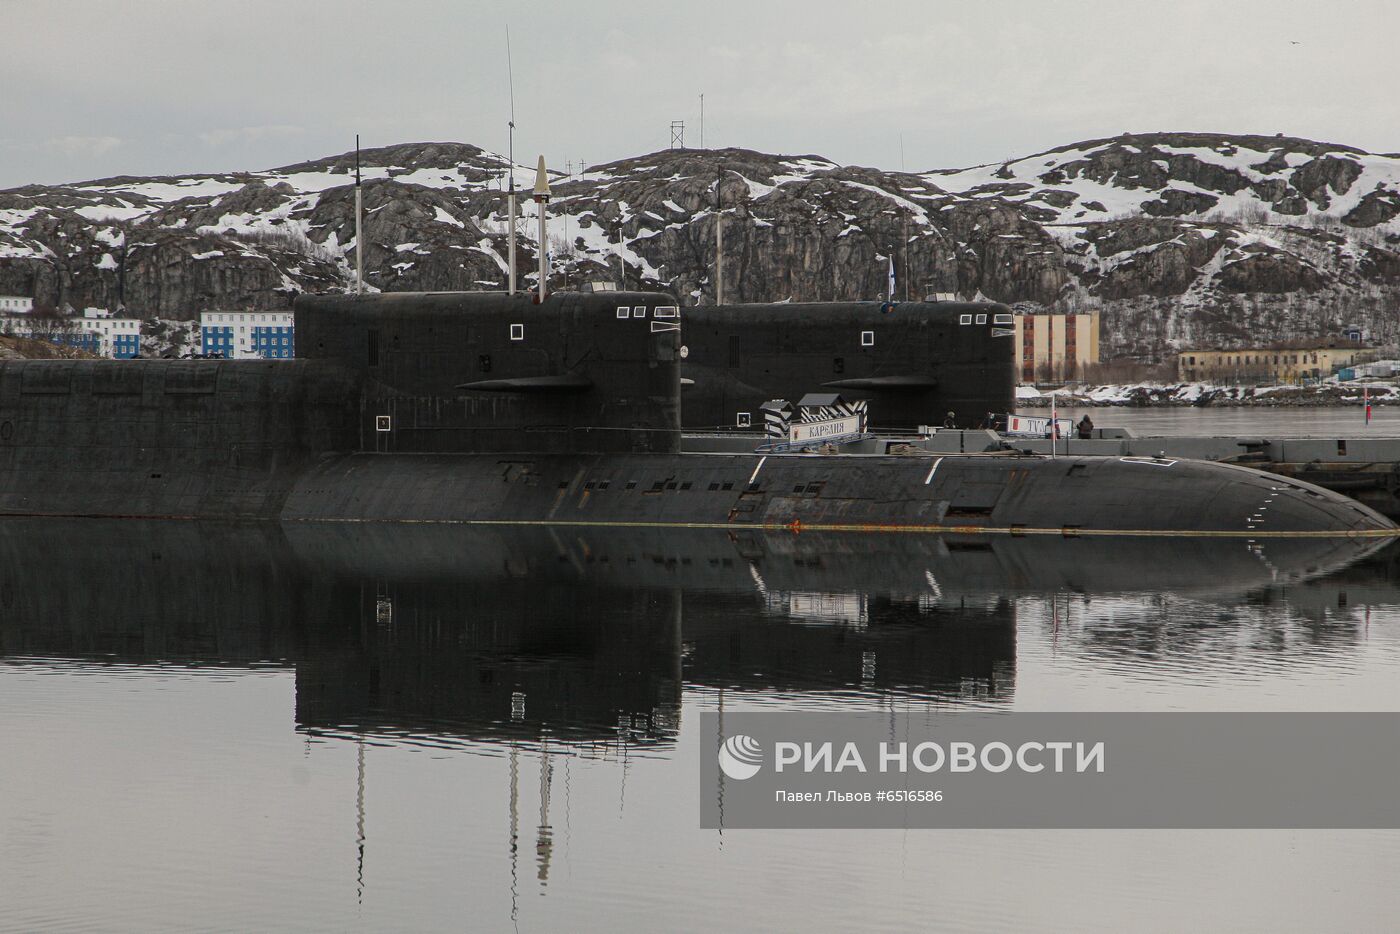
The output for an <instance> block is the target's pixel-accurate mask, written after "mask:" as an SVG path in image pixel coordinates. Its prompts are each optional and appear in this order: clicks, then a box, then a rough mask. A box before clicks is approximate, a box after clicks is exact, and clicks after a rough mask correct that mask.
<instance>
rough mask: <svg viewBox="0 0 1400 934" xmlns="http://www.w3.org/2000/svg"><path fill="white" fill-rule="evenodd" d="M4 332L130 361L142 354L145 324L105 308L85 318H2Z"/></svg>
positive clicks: (92, 310)
mask: <svg viewBox="0 0 1400 934" xmlns="http://www.w3.org/2000/svg"><path fill="white" fill-rule="evenodd" d="M0 329H2V330H3V331H4V333H6V334H13V335H15V336H16V337H28V338H32V339H34V340H42V341H48V342H49V343H52V344H62V345H64V346H65V347H76V348H77V349H79V350H83V351H86V352H87V353H90V354H94V355H96V356H99V357H113V358H115V359H117V360H128V359H130V358H132V357H136V356H140V354H141V321H140V319H138V318H115V317H113V316H112V313H111V312H110V311H107V310H106V309H103V308H88V309H86V310H85V311H84V312H83V316H82V317H81V318H78V317H73V318H65V319H62V320H61V321H56V320H54V319H51V318H46V319H40V320H35V319H34V318H33V317H30V316H28V315H5V316H0Z"/></svg>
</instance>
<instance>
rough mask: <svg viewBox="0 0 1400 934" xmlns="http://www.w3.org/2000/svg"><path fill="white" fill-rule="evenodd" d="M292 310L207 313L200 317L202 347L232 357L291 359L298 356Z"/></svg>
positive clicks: (202, 349)
mask: <svg viewBox="0 0 1400 934" xmlns="http://www.w3.org/2000/svg"><path fill="white" fill-rule="evenodd" d="M295 336H296V325H295V321H294V320H293V317H292V313H291V312H290V311H206V312H204V313H203V314H201V315H200V316H199V346H200V351H201V352H202V353H206V354H212V353H217V354H222V355H223V356H225V357H229V358H245V357H261V358H262V359H264V360H290V359H291V358H292V357H294V356H296V340H295Z"/></svg>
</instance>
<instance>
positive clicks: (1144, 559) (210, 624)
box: [0, 519, 1400, 746]
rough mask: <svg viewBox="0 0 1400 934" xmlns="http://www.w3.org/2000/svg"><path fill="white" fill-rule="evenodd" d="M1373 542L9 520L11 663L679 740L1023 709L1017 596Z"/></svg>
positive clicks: (345, 708)
mask: <svg viewBox="0 0 1400 934" xmlns="http://www.w3.org/2000/svg"><path fill="white" fill-rule="evenodd" d="M1375 547H1376V546H1374V545H1373V544H1370V543H1367V542H1357V541H1349V540H1345V539H1300V540H1278V541H1270V542H1267V543H1265V544H1263V545H1246V544H1245V543H1243V542H1238V541H1231V540H1219V541H1216V540H1207V541H1186V540H1175V539H1144V540H1136V539H1118V540H1113V541H1111V542H1105V541H1099V540H1092V539H1070V540H1059V541H1052V540H1045V539H999V540H988V539H985V538H968V539H963V540H959V539H957V538H947V537H932V536H878V537H870V536H841V535H809V534H802V535H793V534H791V533H766V532H762V531H757V530H748V531H745V532H743V533H729V532H724V531H711V530H705V531H699V530H697V531H692V532H687V533H678V532H675V531H670V532H666V533H664V534H659V533H655V532H647V531H644V530H631V531H625V532H621V533H619V532H617V531H612V532H609V533H608V534H606V535H604V534H599V533H593V532H590V531H588V530H572V531H571V532H570V533H568V534H566V533H564V532H562V531H560V530H549V529H533V530H519V529H516V530H506V529H474V528H461V527H416V526H396V525H386V526H374V525H360V524H356V525H345V524H328V525H317V524H296V525H294V526H290V527H286V528H283V527H279V526H276V525H271V524H256V525H245V526H225V525H218V524H213V523H143V522H132V521H111V522H106V521H91V520H89V521H68V522H65V521H55V520H27V519H14V520H6V521H4V522H0V608H2V609H3V614H0V655H3V656H6V657H9V658H12V659H13V658H45V659H74V660H92V659H98V660H101V661H102V662H104V663H105V662H110V663H114V664H125V665H145V664H151V665H157V664H158V665H169V664H172V663H175V664H188V665H228V666H248V665H255V664H259V665H261V664H272V665H286V666H290V667H293V668H294V669H295V671H296V696H297V700H296V720H297V723H298V725H299V727H300V728H301V729H304V730H307V731H310V732H326V733H344V734H349V733H355V734H366V733H378V734H383V735H386V736H411V737H431V738H434V739H436V740H438V741H443V742H467V743H488V744H489V743H495V742H509V743H511V744H515V743H519V742H527V743H528V742H535V741H540V740H546V739H547V740H548V742H549V743H550V744H551V745H554V746H557V745H558V744H561V743H562V744H569V743H578V744H597V743H606V744H623V745H627V746H634V745H649V744H651V745H654V744H663V745H664V744H669V743H671V742H673V741H674V740H675V738H676V735H677V732H678V730H679V728H680V709H681V695H682V691H683V688H687V687H688V688H689V689H692V690H701V691H703V690H712V689H738V690H741V691H768V690H776V691H782V692H789V693H794V692H798V693H809V694H811V695H813V696H814V697H820V696H823V695H834V694H836V693H839V694H840V695H841V698H842V699H843V701H849V700H850V699H851V697H852V696H853V694H856V695H859V694H865V695H868V696H870V697H872V698H887V699H888V698H891V697H898V698H901V699H902V702H910V701H919V700H930V701H934V702H937V703H940V704H949V703H951V704H961V703H976V704H987V703H990V704H1001V703H1008V702H1010V700H1011V699H1012V697H1013V694H1014V690H1015V672H1016V626H1017V618H1016V616H1017V607H1018V605H1019V604H1025V603H1027V602H1030V603H1035V602H1036V601H1025V600H1023V599H1022V598H1024V597H1034V596H1036V595H1043V594H1057V593H1065V592H1077V593H1092V594H1099V595H1113V594H1117V595H1132V594H1153V593H1160V592H1163V591H1171V592H1174V593H1184V594H1192V595H1196V596H1198V597H1199V598H1201V599H1203V600H1219V601H1222V602H1228V603H1231V605H1234V604H1236V603H1238V602H1239V599H1238V598H1239V597H1240V595H1241V594H1245V593H1268V592H1270V591H1269V588H1270V587H1272V586H1273V585H1275V584H1277V583H1280V582H1288V581H1294V580H1297V579H1300V578H1305V577H1313V576H1317V575H1321V574H1325V573H1328V572H1331V571H1334V569H1336V568H1339V567H1343V566H1345V565H1346V564H1348V563H1349V562H1352V561H1355V560H1357V559H1360V558H1363V557H1364V556H1365V555H1367V554H1368V553H1371V552H1374V551H1375ZM1389 560H1392V559H1388V558H1384V557H1382V558H1373V559H1372V560H1371V565H1372V566H1373V567H1376V566H1379V567H1380V568H1381V571H1380V577H1381V579H1382V581H1383V583H1380V584H1375V585H1373V586H1376V587H1380V588H1381V591H1378V593H1380V592H1384V593H1386V594H1390V595H1391V598H1392V599H1393V600H1396V602H1400V599H1397V598H1396V597H1395V593H1394V586H1393V585H1392V584H1390V583H1389V581H1391V580H1393V579H1394V577H1395V575H1393V574H1389V571H1387V570H1386V569H1388V568H1390V565H1389V564H1384V563H1383V562H1385V561H1389ZM1342 573H1358V572H1342ZM1353 586H1354V585H1353ZM1387 588H1388V589H1387ZM1304 592H1306V591H1304ZM1277 599H1283V597H1277ZM1288 599H1292V597H1291V596H1289V597H1288Z"/></svg>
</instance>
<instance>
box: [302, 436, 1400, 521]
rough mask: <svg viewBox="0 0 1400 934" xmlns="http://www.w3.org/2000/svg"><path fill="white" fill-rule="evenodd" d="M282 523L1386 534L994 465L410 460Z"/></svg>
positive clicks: (330, 492)
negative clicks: (397, 522)
mask: <svg viewBox="0 0 1400 934" xmlns="http://www.w3.org/2000/svg"><path fill="white" fill-rule="evenodd" d="M278 517H279V518H281V519H283V520H289V521H327V520H329V521H357V522H383V521H402V522H446V523H480V524H522V525H556V526H618V527H627V526H637V527H647V526H656V527H665V526H677V527H686V526H700V527H725V528H735V529H738V528H743V527H759V528H766V529H773V528H782V529H789V530H794V531H801V530H803V529H806V530H809V531H820V530H831V531H881V530H885V531H930V532H932V531H966V532H982V533H1003V534H1011V535H1036V534H1047V533H1048V534H1054V535H1068V536H1074V535H1095V534H1106V533H1109V534H1135V535H1164V534H1166V535H1181V534H1186V535H1192V534H1203V535H1215V536H1238V537H1244V538H1268V537H1274V536H1279V535H1299V534H1323V535H1329V534H1344V535H1345V534H1358V533H1360V534H1367V535H1370V534H1386V533H1388V532H1389V530H1391V529H1392V528H1393V526H1392V525H1391V523H1390V522H1389V521H1388V520H1386V519H1384V518H1383V517H1381V516H1379V515H1377V514H1376V513H1374V512H1372V511H1371V510H1369V509H1367V508H1366V507H1364V506H1361V505H1360V504H1357V503H1355V502H1353V501H1351V500H1348V499H1346V498H1345V497H1343V496H1340V495H1338V494H1336V493H1332V492H1330V491H1326V490H1322V489H1320V488H1316V487H1311V486H1306V485H1302V484H1298V483H1296V482H1293V481H1287V480H1284V479H1283V478H1280V477H1273V476H1271V475H1268V474H1264V473H1260V472H1257V471H1253V470H1248V469H1244V468H1232V467H1229V466H1226V465H1220V464H1211V463H1204V462H1195V461H1166V460H1162V461H1156V460H1151V459H1134V458H1126V459H1124V458H1111V459H1110V458H1054V459H1052V458H1044V457H1018V456H996V455H991V456H988V455H952V456H944V457H932V458H931V457H910V456H900V455H884V456H881V455H872V456H840V455H837V456H823V455H802V454H791V455H767V456H765V455H758V454H753V455H739V454H735V455H723V454H718V455H702V454H696V455H664V456H662V455H648V454H631V455H628V454H610V455H603V454H599V455H552V456H541V457H530V456H515V457H507V456H504V455H475V456H473V455H407V456H384V455H373V454H356V455H348V456H344V457H338V458H333V459H330V460H327V461H324V462H322V463H320V464H318V465H316V466H315V467H313V468H311V469H310V470H308V471H307V473H306V474H305V475H304V476H303V477H302V478H301V479H300V480H299V481H298V483H297V484H296V485H295V486H294V487H293V488H292V490H291V491H290V492H289V494H288V497H287V499H286V502H285V505H284V507H283V509H282V511H281V512H280V513H279V516H278Z"/></svg>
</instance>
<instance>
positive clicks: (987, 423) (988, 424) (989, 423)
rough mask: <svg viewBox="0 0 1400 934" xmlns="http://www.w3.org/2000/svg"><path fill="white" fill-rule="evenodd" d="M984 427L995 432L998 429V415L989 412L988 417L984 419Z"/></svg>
mask: <svg viewBox="0 0 1400 934" xmlns="http://www.w3.org/2000/svg"><path fill="white" fill-rule="evenodd" d="M982 427H983V428H986V429H987V430H989V431H992V430H995V429H996V427H997V417H996V413H994V412H988V413H987V417H986V418H984V419H982Z"/></svg>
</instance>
